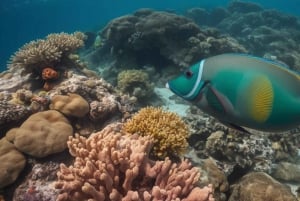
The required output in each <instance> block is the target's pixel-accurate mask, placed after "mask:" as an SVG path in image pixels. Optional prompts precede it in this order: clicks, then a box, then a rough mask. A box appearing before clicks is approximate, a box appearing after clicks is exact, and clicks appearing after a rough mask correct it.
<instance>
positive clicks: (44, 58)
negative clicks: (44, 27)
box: [9, 32, 85, 75]
mask: <svg viewBox="0 0 300 201" xmlns="http://www.w3.org/2000/svg"><path fill="white" fill-rule="evenodd" d="M84 39H85V35H84V34H83V33H81V32H75V33H73V34H67V33H59V34H49V35H48V36H47V37H46V39H39V40H36V41H31V42H29V43H27V44H25V45H24V46H23V47H21V48H20V49H19V50H18V51H17V52H15V54H14V55H13V56H12V57H11V59H10V62H9V68H10V69H20V68H21V69H23V71H24V72H25V73H33V72H34V73H38V75H40V73H41V71H42V70H43V68H45V67H48V66H53V67H57V68H58V67H62V66H63V65H66V64H68V63H71V64H76V62H75V60H74V61H73V60H72V59H70V58H69V57H70V56H71V54H72V53H73V52H75V51H76V50H77V49H79V48H80V47H82V46H83V45H84Z"/></svg>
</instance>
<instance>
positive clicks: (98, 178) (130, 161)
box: [55, 124, 214, 201]
mask: <svg viewBox="0 0 300 201" xmlns="http://www.w3.org/2000/svg"><path fill="white" fill-rule="evenodd" d="M120 130H121V124H111V125H109V126H107V127H106V128H104V129H103V130H102V131H101V132H98V133H94V134H92V135H91V136H90V137H89V138H88V139H87V138H84V137H81V136H79V135H76V137H70V140H69V141H68V146H69V150H70V153H71V154H72V155H73V156H74V157H75V162H74V164H73V165H71V166H69V167H66V166H65V165H64V164H61V166H60V171H59V172H58V174H57V175H58V181H57V182H56V184H55V187H56V188H58V189H61V193H60V195H59V196H58V198H57V201H64V200H70V201H72V200H82V201H84V200H89V201H92V200H93V201H108V200H109V201H135V200H136V201H150V200H153V201H158V200H164V201H173V200H174V201H180V200H182V201H213V200H214V199H213V197H212V188H211V186H207V187H204V188H200V187H197V183H198V180H199V177H200V173H199V171H198V169H197V168H195V167H192V165H191V163H190V162H188V160H183V161H182V162H181V163H180V164H177V163H173V162H171V160H170V159H168V158H166V159H165V160H164V161H152V160H150V159H149V158H148V154H149V151H150V149H151V147H152V145H153V142H152V141H151V139H150V137H141V136H138V135H127V134H125V133H121V132H120Z"/></svg>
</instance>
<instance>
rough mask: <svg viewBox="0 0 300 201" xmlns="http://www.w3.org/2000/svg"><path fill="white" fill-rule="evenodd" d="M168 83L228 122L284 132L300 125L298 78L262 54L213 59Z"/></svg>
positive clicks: (176, 91)
mask: <svg viewBox="0 0 300 201" xmlns="http://www.w3.org/2000/svg"><path fill="white" fill-rule="evenodd" d="M167 87H168V88H169V89H170V90H171V91H173V92H174V93H175V94H176V95H178V96H180V97H182V98H184V99H186V100H188V101H191V102H192V103H194V104H196V105H197V106H198V107H199V108H200V109H201V110H203V111H204V112H206V113H208V114H209V115H211V116H213V117H215V118H217V119H219V120H220V121H221V122H222V123H224V124H225V125H229V126H233V127H238V128H241V127H248V128H252V129H257V130H262V131H284V130H288V129H292V128H294V127H296V126H297V125H299V124H300V76H299V75H298V74H297V73H296V72H293V71H291V70H289V69H288V68H286V67H285V66H283V64H279V63H276V62H273V61H269V60H266V59H263V58H258V57H253V56H249V55H242V54H223V55H218V56H214V57H210V58H207V59H204V60H202V61H200V62H198V63H196V64H194V65H192V66H191V67H190V68H189V69H188V70H187V71H185V72H184V73H183V74H182V75H180V76H178V77H177V78H175V79H173V80H170V81H169V82H168V83H167Z"/></svg>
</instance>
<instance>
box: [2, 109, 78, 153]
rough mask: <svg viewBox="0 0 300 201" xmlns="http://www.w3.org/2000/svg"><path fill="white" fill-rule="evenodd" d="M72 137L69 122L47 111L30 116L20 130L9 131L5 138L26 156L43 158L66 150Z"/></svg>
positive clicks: (53, 112) (56, 113)
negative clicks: (69, 138)
mask: <svg viewBox="0 0 300 201" xmlns="http://www.w3.org/2000/svg"><path fill="white" fill-rule="evenodd" d="M72 135H73V128H72V126H71V125H70V123H69V121H68V120H67V119H66V118H65V117H64V116H63V115H62V114H61V113H59V112H57V111H55V110H48V111H44V112H38V113H35V114H33V115H31V116H30V117H29V118H28V119H27V120H26V121H25V122H24V123H23V124H22V125H21V126H20V128H13V129H11V130H9V131H8V132H7V134H6V137H5V138H6V139H7V140H8V141H10V142H12V143H13V144H14V145H15V146H16V147H17V149H18V150H20V151H22V152H24V153H26V154H29V155H31V156H34V157H45V156H48V155H50V154H53V153H58V152H61V151H63V150H64V149H66V148H67V140H68V137H69V136H72Z"/></svg>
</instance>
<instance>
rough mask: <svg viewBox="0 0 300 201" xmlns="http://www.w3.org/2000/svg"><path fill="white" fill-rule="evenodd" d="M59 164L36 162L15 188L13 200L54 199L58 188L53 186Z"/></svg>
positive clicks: (43, 200) (52, 200)
mask: <svg viewBox="0 0 300 201" xmlns="http://www.w3.org/2000/svg"><path fill="white" fill-rule="evenodd" d="M58 169H59V164H58V163H56V162H52V161H50V162H45V163H42V164H41V163H36V164H34V165H33V167H32V169H31V172H30V174H29V175H27V176H26V178H25V180H24V182H23V183H22V184H21V185H19V186H18V188H17V189H16V190H15V192H14V195H13V199H12V200H14V201H55V200H56V197H57V195H58V193H59V192H58V190H57V189H55V188H54V182H55V181H56V179H57V176H56V172H57V171H58Z"/></svg>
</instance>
